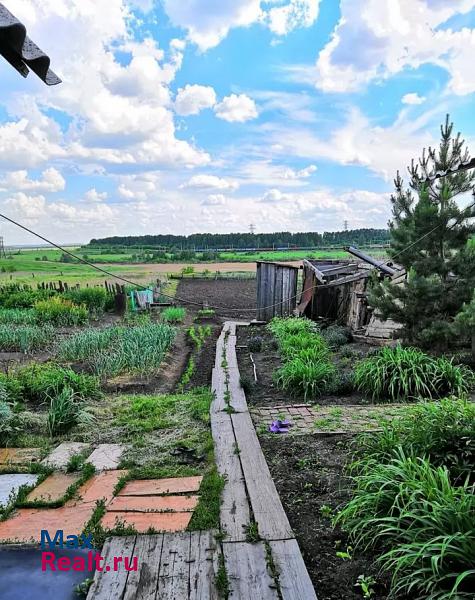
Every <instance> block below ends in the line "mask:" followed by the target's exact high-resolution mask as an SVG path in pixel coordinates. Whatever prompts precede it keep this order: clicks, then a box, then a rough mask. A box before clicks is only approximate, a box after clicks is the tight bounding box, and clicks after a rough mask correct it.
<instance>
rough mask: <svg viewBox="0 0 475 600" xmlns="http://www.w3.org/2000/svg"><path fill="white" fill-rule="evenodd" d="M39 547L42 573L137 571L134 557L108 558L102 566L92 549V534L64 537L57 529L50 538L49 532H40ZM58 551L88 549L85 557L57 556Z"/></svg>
mask: <svg viewBox="0 0 475 600" xmlns="http://www.w3.org/2000/svg"><path fill="white" fill-rule="evenodd" d="M40 547H41V549H42V550H43V552H42V553H41V570H42V571H89V572H92V571H120V570H124V569H125V570H126V571H137V568H138V560H137V557H136V556H134V557H133V558H132V559H131V558H129V557H128V556H111V557H108V561H109V564H104V562H103V561H104V558H103V557H102V556H101V554H100V553H99V552H97V550H96V549H95V548H94V546H93V541H92V534H89V535H85V534H84V535H79V536H78V535H66V536H65V534H64V531H63V530H62V529H58V530H57V531H56V532H55V534H54V536H53V537H51V535H50V533H49V531H47V530H46V529H42V530H41V541H40ZM58 548H60V549H64V548H66V549H70V550H73V549H76V550H78V549H82V550H85V549H89V552H88V553H87V555H85V556H73V557H69V556H57V554H56V552H55V551H56V550H57V549H58ZM121 567H122V568H121Z"/></svg>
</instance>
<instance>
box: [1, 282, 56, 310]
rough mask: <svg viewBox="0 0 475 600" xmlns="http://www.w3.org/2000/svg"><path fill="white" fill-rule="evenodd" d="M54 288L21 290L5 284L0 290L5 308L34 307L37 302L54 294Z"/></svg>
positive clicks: (2, 304)
mask: <svg viewBox="0 0 475 600" xmlns="http://www.w3.org/2000/svg"><path fill="white" fill-rule="evenodd" d="M55 293H56V292H54V291H53V290H19V289H18V288H17V287H16V286H11V287H8V286H5V287H3V288H2V290H1V292H0V306H2V307H3V308H32V307H33V306H34V305H35V303H36V302H38V301H40V300H46V299H47V298H51V297H52V296H54V294H55Z"/></svg>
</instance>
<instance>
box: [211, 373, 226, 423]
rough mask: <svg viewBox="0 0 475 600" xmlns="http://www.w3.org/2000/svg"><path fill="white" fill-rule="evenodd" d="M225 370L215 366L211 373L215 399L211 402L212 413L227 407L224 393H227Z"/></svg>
mask: <svg viewBox="0 0 475 600" xmlns="http://www.w3.org/2000/svg"><path fill="white" fill-rule="evenodd" d="M224 378H225V374H224V370H223V369H222V368H221V367H220V366H219V367H214V368H213V372H212V375H211V389H212V391H213V395H214V399H213V401H212V403H211V413H217V412H220V411H222V410H224V409H225V408H226V402H225V400H224V394H225V393H226V382H225V380H224Z"/></svg>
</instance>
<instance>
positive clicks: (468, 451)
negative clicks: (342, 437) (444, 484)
mask: <svg viewBox="0 0 475 600" xmlns="http://www.w3.org/2000/svg"><path fill="white" fill-rule="evenodd" d="M357 448H358V449H357V460H356V462H355V463H354V469H356V470H358V468H359V466H358V465H359V464H360V463H359V460H362V461H363V463H366V462H367V461H369V460H373V461H375V462H377V463H387V462H388V461H390V460H391V459H392V458H393V457H394V455H395V453H396V452H397V450H398V449H402V450H403V451H404V454H405V455H406V456H413V457H415V456H422V457H425V458H428V459H430V461H431V463H432V464H434V465H435V466H445V467H447V469H448V470H449V472H450V474H451V477H452V480H453V481H454V482H457V481H463V480H465V479H466V478H467V477H470V476H471V477H474V478H475V404H473V403H472V402H469V401H467V400H461V399H458V398H445V399H443V400H440V401H437V402H422V403H419V404H416V405H414V406H410V407H408V408H407V410H406V411H405V413H404V415H403V416H402V417H400V418H398V419H394V420H393V421H390V422H388V423H385V424H384V425H383V429H382V431H381V432H380V433H378V434H377V435H374V434H366V435H362V436H361V437H360V438H359V439H358V442H357Z"/></svg>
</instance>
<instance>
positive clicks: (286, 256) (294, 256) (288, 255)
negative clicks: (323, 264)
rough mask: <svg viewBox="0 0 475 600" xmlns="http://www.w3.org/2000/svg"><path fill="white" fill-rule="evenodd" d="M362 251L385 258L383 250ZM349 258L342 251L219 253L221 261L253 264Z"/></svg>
mask: <svg viewBox="0 0 475 600" xmlns="http://www.w3.org/2000/svg"><path fill="white" fill-rule="evenodd" d="M362 250H363V249H362ZM364 251H365V252H367V253H368V254H371V255H372V256H379V257H382V258H385V257H386V253H385V251H384V250H383V249H377V250H375V249H374V248H373V249H371V248H370V249H368V250H364ZM349 256H350V255H349V254H348V252H345V251H344V250H274V251H272V250H270V251H267V252H265V251H263V252H221V253H220V255H219V258H220V260H222V261H237V262H255V261H257V260H271V261H273V260H275V261H288V260H303V259H304V258H306V259H310V260H313V259H314V260H318V259H325V258H328V259H339V258H348V257H349Z"/></svg>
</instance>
